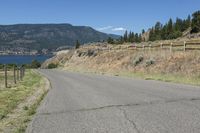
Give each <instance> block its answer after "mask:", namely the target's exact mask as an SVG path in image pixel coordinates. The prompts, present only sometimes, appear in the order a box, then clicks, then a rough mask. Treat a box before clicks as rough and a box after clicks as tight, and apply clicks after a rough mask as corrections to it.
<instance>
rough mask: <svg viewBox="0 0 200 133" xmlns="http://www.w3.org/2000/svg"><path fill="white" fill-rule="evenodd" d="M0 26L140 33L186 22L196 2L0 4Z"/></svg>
mask: <svg viewBox="0 0 200 133" xmlns="http://www.w3.org/2000/svg"><path fill="white" fill-rule="evenodd" d="M0 2H1V4H0V24H18V23H70V24H73V25H86V26H91V27H93V28H95V29H97V30H99V31H102V32H106V33H114V34H122V33H124V30H125V29H127V30H132V31H134V32H140V31H141V29H143V28H144V29H148V28H149V27H152V26H153V25H154V24H155V22H156V21H160V22H162V23H165V22H167V21H168V19H169V18H170V17H171V18H173V19H175V18H176V17H180V18H186V17H187V16H188V15H189V14H191V13H192V12H194V11H197V10H200V0H0Z"/></svg>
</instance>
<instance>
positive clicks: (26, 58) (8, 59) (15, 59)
mask: <svg viewBox="0 0 200 133" xmlns="http://www.w3.org/2000/svg"><path fill="white" fill-rule="evenodd" d="M51 57H52V56H50V55H49V56H48V55H37V56H32V55H0V64H17V65H21V64H30V63H31V62H32V61H33V60H37V61H39V62H44V61H45V60H46V59H49V58H51Z"/></svg>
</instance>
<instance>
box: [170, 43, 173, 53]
mask: <svg viewBox="0 0 200 133" xmlns="http://www.w3.org/2000/svg"><path fill="white" fill-rule="evenodd" d="M172 48H173V43H172V42H171V44H170V52H172Z"/></svg>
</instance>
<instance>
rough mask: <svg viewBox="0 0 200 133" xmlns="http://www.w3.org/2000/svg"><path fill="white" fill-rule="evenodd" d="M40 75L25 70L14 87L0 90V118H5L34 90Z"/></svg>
mask: <svg viewBox="0 0 200 133" xmlns="http://www.w3.org/2000/svg"><path fill="white" fill-rule="evenodd" d="M41 79H42V77H41V76H40V75H39V74H37V73H35V72H33V71H32V70H27V71H26V75H25V77H24V79H23V81H21V82H19V83H18V84H17V85H16V86H15V87H11V88H6V89H3V90H0V120H1V119H3V118H5V117H6V116H7V114H8V113H10V112H11V111H12V110H13V109H14V108H16V106H17V105H18V104H19V103H20V102H22V101H23V100H25V98H26V97H28V95H30V94H31V93H32V92H33V91H34V89H33V88H34V87H36V86H37V85H39V83H40V82H39V81H40V80H41Z"/></svg>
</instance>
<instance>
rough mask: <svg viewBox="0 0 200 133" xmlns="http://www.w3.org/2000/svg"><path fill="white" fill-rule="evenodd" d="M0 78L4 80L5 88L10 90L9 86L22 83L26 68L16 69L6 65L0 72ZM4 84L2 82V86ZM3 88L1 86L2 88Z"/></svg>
mask: <svg viewBox="0 0 200 133" xmlns="http://www.w3.org/2000/svg"><path fill="white" fill-rule="evenodd" d="M0 72H1V73H0V76H1V77H3V79H4V86H5V88H8V87H9V86H8V84H17V82H19V81H22V80H23V77H24V76H25V68H24V67H16V66H13V68H10V67H8V66H7V65H4V67H3V69H2V70H0ZM2 83H3V82H2V81H1V84H2ZM0 87H1V86H0Z"/></svg>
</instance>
